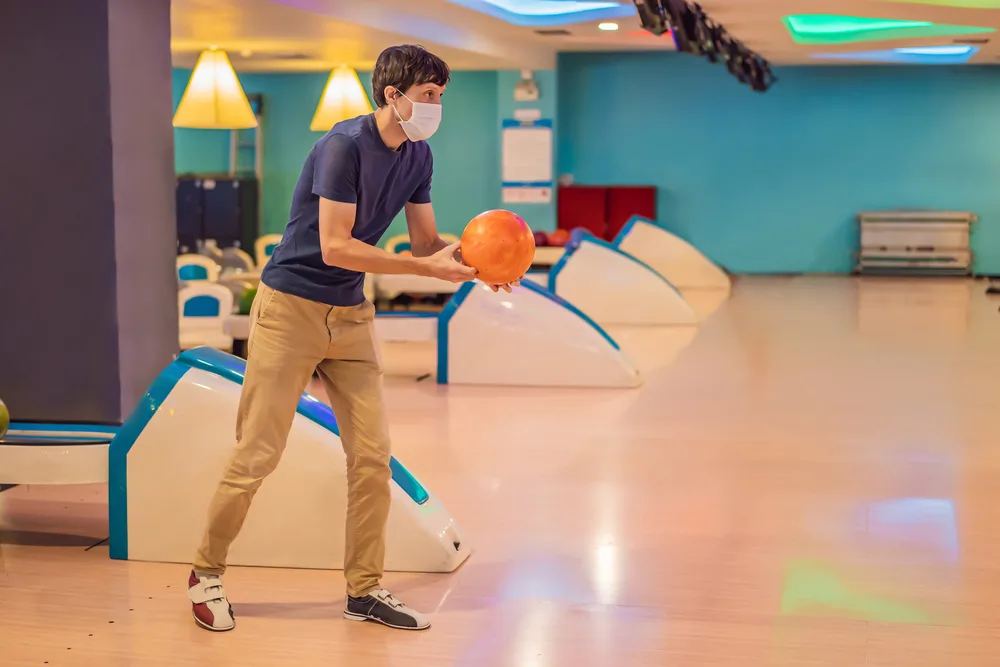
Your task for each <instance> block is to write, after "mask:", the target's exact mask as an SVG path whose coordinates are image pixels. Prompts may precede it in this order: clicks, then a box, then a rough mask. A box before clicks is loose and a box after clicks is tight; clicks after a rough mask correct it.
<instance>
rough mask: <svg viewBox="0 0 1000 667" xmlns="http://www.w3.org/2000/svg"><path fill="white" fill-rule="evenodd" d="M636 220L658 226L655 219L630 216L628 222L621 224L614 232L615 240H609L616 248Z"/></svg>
mask: <svg viewBox="0 0 1000 667" xmlns="http://www.w3.org/2000/svg"><path fill="white" fill-rule="evenodd" d="M637 222H645V223H646V224H647V225H652V226H654V227H659V225H658V224H656V221H655V220H650V219H649V218H644V217H642V216H641V215H633V216H632V217H631V218H629V219H628V222H626V223H625V224H624V225H622V228H621V229H619V230H618V233H617V234H615V240H614V241H612V242H611V245H613V246H615V247H616V248H617V247H618V246H619V245H621V242H622V241H623V240H624V239H625V237H626V236H628V235H629V233H630V232H631V231H632V228H633V227H635V223H637Z"/></svg>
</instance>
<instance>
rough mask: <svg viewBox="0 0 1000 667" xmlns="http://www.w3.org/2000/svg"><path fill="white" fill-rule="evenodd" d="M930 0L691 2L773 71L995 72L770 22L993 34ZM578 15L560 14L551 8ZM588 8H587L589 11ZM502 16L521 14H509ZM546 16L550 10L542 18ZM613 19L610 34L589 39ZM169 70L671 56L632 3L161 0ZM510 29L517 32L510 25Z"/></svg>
mask: <svg viewBox="0 0 1000 667" xmlns="http://www.w3.org/2000/svg"><path fill="white" fill-rule="evenodd" d="M931 1H932V0H913V1H912V2H907V1H900V0H701V5H702V7H704V9H705V11H706V12H707V13H708V14H709V15H710V16H711V17H712V18H714V19H715V20H717V21H718V22H720V23H722V24H723V25H724V26H725V27H726V29H727V30H728V31H729V32H730V33H731V34H732V35H734V36H735V37H737V38H739V39H740V40H742V41H743V42H744V43H745V44H746V45H747V46H749V47H750V48H752V49H754V50H755V51H757V52H758V53H760V54H761V55H763V56H764V57H765V58H767V59H768V60H770V61H771V62H772V63H774V64H778V65H789V64H806V63H808V64H824V63H840V64H843V61H839V60H817V59H815V58H814V57H813V54H816V53H818V52H824V53H835V52H858V51H873V50H883V49H892V48H895V47H912V46H925V45H926V46H943V45H951V44H953V42H954V40H955V39H960V40H961V39H970V38H971V39H975V40H981V39H984V38H985V39H987V40H988V41H989V43H986V44H977V45H976V46H977V47H978V49H979V51H978V52H977V53H976V54H975V55H974V56H973V57H972V59H971V60H970V63H972V64H977V63H996V62H1000V46H998V44H1000V36H998V35H996V34H982V35H968V36H965V37H958V38H955V37H947V36H946V37H937V38H907V39H893V40H883V41H865V42H856V43H851V44H839V45H813V44H796V43H795V41H794V40H793V39H792V37H791V35H790V34H789V31H788V30H787V29H786V28H785V25H784V23H783V22H782V18H783V17H785V16H787V15H793V14H841V15H854V16H867V17H874V18H884V19H899V20H913V21H930V22H934V23H944V24H952V25H968V26H982V27H991V28H995V29H1000V11H998V9H1000V0H933V2H940V3H946V2H947V3H951V4H968V5H979V6H980V7H985V6H990V5H992V6H994V7H996V8H995V9H983V8H980V9H970V8H963V7H956V6H938V5H934V4H924V3H929V2H931ZM580 2H587V3H591V4H588V5H578V6H579V7H583V8H591V9H589V10H588V12H583V13H572V12H567V11H566V10H564V9H563V8H562V7H561V5H562V4H563V3H565V4H567V6H568V5H572V4H574V3H580ZM593 7H598V9H597V10H594V9H593ZM511 8H515V9H517V10H518V11H522V10H523V12H522V13H521V14H512V13H511V12H510V11H508V10H510V9H511ZM553 8H555V9H553ZM609 14H610V20H613V21H615V22H616V23H617V24H618V25H619V30H617V31H603V30H600V29H598V24H599V23H601V21H602V20H605V21H607V20H609ZM172 22H173V40H172V46H173V51H174V63H175V65H177V66H180V67H191V66H193V65H194V62H195V60H196V59H197V56H198V53H199V52H200V51H201V50H202V49H205V48H208V47H211V46H218V47H219V48H223V49H226V50H227V51H228V52H229V54H230V57H231V59H232V61H233V65H234V66H235V67H236V69H237V70H240V71H244V72H279V71H280V72H296V71H321V70H328V69H330V68H332V67H334V66H336V65H339V64H342V63H343V64H347V65H350V66H352V67H356V68H358V69H370V68H371V67H372V65H373V64H374V62H375V58H376V57H377V56H378V54H379V52H380V51H381V50H382V49H383V48H385V47H386V46H390V45H392V44H399V43H405V42H416V43H419V44H423V45H424V46H426V47H427V48H429V49H431V50H433V51H434V52H436V53H438V54H439V55H441V56H442V57H443V58H445V60H447V61H448V63H449V64H450V65H451V66H452V67H453V68H454V69H546V68H552V67H554V66H555V61H556V55H557V53H558V52H560V51H647V50H672V49H673V48H674V46H673V41H672V40H671V39H670V37H669V36H665V37H662V38H657V37H653V36H652V35H649V34H648V33H645V32H643V31H642V30H640V29H639V25H638V24H639V21H638V17H637V16H636V15H635V8H634V6H633V5H632V0H627V1H624V0H173V20H172ZM516 23H519V24H520V25H517V24H516Z"/></svg>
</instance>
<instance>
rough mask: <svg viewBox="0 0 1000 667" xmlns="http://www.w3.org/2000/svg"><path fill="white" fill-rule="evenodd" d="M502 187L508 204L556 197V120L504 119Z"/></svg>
mask: <svg viewBox="0 0 1000 667" xmlns="http://www.w3.org/2000/svg"><path fill="white" fill-rule="evenodd" d="M502 128H503V133H502V136H503V139H502V141H501V151H502V156H503V157H502V160H503V161H502V168H501V173H502V176H501V178H502V180H503V183H502V189H503V197H502V199H503V202H504V203H505V204H513V203H517V204H548V203H550V202H551V201H552V121H551V120H550V119H545V118H540V119H537V120H523V121H522V120H515V119H507V120H504V121H503V125H502Z"/></svg>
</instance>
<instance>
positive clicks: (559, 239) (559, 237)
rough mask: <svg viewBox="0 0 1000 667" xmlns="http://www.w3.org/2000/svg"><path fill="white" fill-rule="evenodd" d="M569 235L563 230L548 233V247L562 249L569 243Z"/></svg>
mask: <svg viewBox="0 0 1000 667" xmlns="http://www.w3.org/2000/svg"><path fill="white" fill-rule="evenodd" d="M569 237H570V233H569V231H568V230H565V229H556V230H554V231H552V232H550V233H549V245H554V246H559V247H562V246H564V245H566V244H567V243H569Z"/></svg>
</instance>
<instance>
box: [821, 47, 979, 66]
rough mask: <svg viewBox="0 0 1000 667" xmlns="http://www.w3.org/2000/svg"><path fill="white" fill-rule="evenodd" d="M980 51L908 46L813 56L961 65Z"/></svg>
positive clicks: (974, 49) (963, 48) (973, 48)
mask: <svg viewBox="0 0 1000 667" xmlns="http://www.w3.org/2000/svg"><path fill="white" fill-rule="evenodd" d="M978 52H979V47H977V46H907V47H901V48H898V49H887V50H884V51H861V52H857V53H844V52H839V53H814V54H812V57H813V58H817V59H822V60H866V61H869V62H883V63H909V64H915V65H961V64H963V63H967V62H969V60H970V59H971V58H972V57H973V56H974V55H976V53H978Z"/></svg>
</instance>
